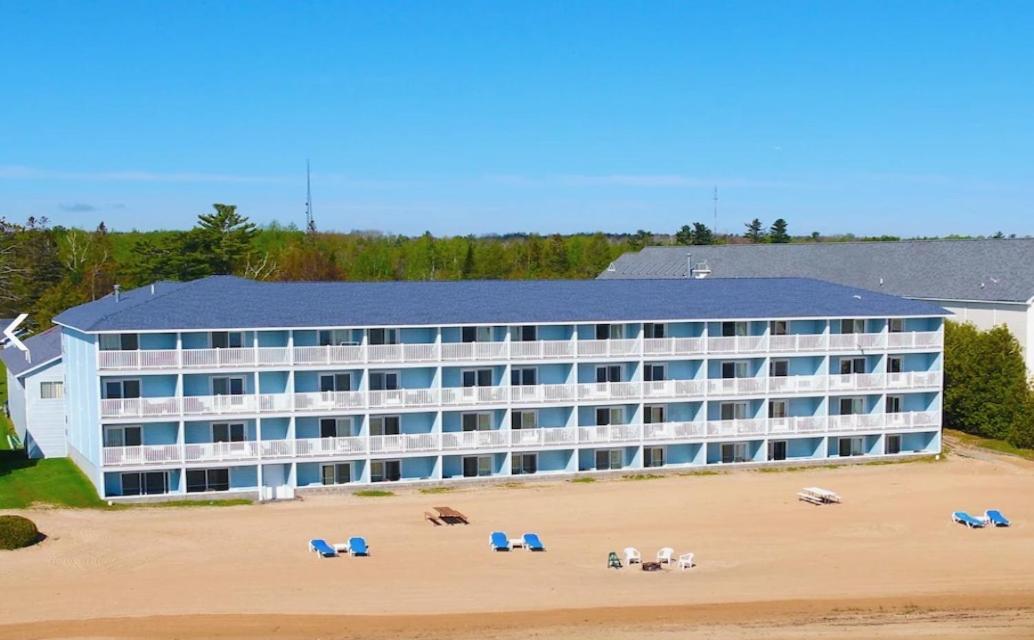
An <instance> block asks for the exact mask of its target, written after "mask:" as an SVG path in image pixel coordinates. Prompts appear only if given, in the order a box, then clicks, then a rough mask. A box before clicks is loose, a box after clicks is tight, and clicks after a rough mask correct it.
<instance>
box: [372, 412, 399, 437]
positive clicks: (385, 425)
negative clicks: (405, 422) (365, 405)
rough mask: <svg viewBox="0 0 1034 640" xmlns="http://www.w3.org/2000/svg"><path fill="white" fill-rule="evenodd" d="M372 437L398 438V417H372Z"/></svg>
mask: <svg viewBox="0 0 1034 640" xmlns="http://www.w3.org/2000/svg"><path fill="white" fill-rule="evenodd" d="M370 435H371V436H397V435H399V417H398V416H371V417H370Z"/></svg>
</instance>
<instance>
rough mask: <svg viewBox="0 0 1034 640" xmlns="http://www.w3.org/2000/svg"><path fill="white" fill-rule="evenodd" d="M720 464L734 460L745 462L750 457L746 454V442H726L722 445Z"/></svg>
mask: <svg viewBox="0 0 1034 640" xmlns="http://www.w3.org/2000/svg"><path fill="white" fill-rule="evenodd" d="M721 454H722V464H731V463H734V462H747V461H749V460H750V458H749V457H748V456H747V443H746V442H727V443H725V444H723V445H722V450H721Z"/></svg>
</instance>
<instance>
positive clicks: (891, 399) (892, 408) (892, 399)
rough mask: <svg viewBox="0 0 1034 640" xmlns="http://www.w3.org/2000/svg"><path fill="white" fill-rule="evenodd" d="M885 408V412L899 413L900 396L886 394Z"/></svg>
mask: <svg viewBox="0 0 1034 640" xmlns="http://www.w3.org/2000/svg"><path fill="white" fill-rule="evenodd" d="M885 409H886V412H887V413H901V396H887V401H886V405H885Z"/></svg>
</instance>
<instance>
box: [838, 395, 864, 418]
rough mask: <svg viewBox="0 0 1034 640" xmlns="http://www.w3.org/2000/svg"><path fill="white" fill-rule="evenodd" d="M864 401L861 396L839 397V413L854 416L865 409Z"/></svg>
mask: <svg viewBox="0 0 1034 640" xmlns="http://www.w3.org/2000/svg"><path fill="white" fill-rule="evenodd" d="M864 405H865V401H864V399H863V398H841V399H840V415H842V416H854V415H858V414H860V413H864V411H865V406H864Z"/></svg>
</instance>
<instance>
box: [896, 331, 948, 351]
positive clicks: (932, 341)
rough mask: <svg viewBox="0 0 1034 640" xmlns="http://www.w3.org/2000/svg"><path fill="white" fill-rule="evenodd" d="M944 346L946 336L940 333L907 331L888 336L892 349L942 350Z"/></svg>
mask: <svg viewBox="0 0 1034 640" xmlns="http://www.w3.org/2000/svg"><path fill="white" fill-rule="evenodd" d="M943 346H944V334H943V333H942V332H940V331H905V332H903V333H889V334H887V347H888V348H890V349H940V348H941V347H943Z"/></svg>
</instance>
